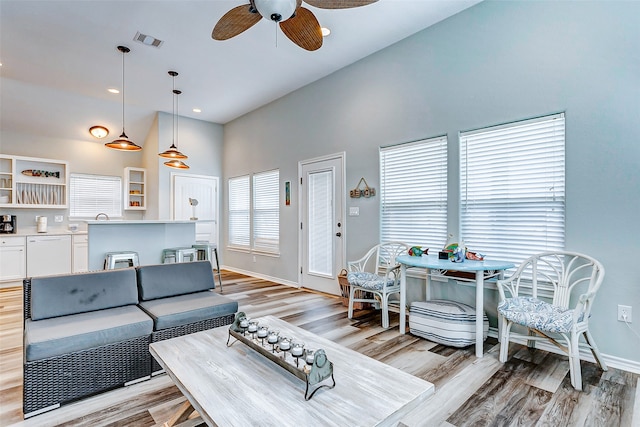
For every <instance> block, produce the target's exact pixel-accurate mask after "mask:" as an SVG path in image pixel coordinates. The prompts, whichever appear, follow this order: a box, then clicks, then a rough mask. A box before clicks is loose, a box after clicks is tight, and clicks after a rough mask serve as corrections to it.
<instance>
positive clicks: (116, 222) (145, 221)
mask: <svg viewBox="0 0 640 427" xmlns="http://www.w3.org/2000/svg"><path fill="white" fill-rule="evenodd" d="M85 222H86V223H87V225H127V224H140V225H146V224H194V223H195V222H196V221H188V220H184V221H171V220H162V219H134V220H126V219H125V220H119V219H110V220H104V219H101V220H90V221H85Z"/></svg>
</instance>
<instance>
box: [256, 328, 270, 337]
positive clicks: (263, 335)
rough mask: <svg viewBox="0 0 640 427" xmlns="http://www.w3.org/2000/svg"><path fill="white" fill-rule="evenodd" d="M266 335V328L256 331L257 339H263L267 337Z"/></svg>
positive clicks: (267, 330) (267, 331)
mask: <svg viewBox="0 0 640 427" xmlns="http://www.w3.org/2000/svg"><path fill="white" fill-rule="evenodd" d="M268 333H269V329H267V328H266V327H262V328H260V329H258V338H264V337H266V336H267V334H268Z"/></svg>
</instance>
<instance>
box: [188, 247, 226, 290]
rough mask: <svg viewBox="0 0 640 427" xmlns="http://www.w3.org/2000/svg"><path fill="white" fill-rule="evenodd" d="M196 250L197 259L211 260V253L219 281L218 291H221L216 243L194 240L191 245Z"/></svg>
mask: <svg viewBox="0 0 640 427" xmlns="http://www.w3.org/2000/svg"><path fill="white" fill-rule="evenodd" d="M191 247H192V248H194V249H195V250H196V251H197V252H198V261H212V259H211V253H212V252H213V255H214V257H215V260H216V272H217V276H218V282H219V283H220V292H222V276H221V275H220V262H219V261H218V248H217V247H216V245H212V244H210V243H208V242H196V244H195V245H191Z"/></svg>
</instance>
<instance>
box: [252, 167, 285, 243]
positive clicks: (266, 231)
mask: <svg viewBox="0 0 640 427" xmlns="http://www.w3.org/2000/svg"><path fill="white" fill-rule="evenodd" d="M279 186H280V171H278V170H275V171H270V172H264V173H258V174H255V175H253V249H256V250H260V251H266V252H278V251H279V245H280V191H279Z"/></svg>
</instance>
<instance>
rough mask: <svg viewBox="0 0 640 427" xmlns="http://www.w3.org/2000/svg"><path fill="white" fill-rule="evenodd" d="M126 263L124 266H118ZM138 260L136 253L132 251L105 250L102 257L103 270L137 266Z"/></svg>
mask: <svg viewBox="0 0 640 427" xmlns="http://www.w3.org/2000/svg"><path fill="white" fill-rule="evenodd" d="M123 263H127V265H125V266H122V265H120V266H118V264H123ZM139 265H140V261H139V259H138V253H137V252H132V251H121V252H107V253H106V254H105V257H104V266H103V268H104V269H105V270H115V269H117V268H127V267H138V266H139Z"/></svg>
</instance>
